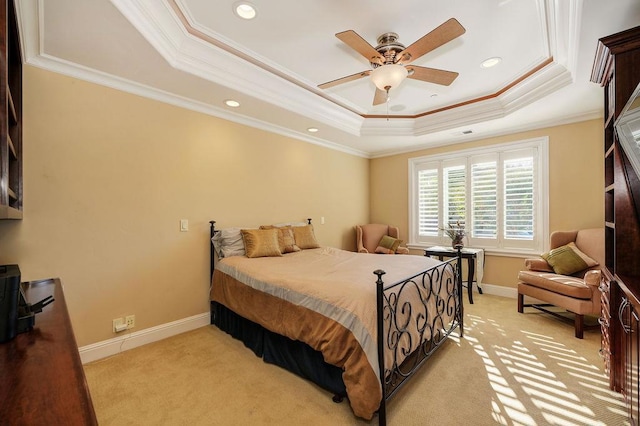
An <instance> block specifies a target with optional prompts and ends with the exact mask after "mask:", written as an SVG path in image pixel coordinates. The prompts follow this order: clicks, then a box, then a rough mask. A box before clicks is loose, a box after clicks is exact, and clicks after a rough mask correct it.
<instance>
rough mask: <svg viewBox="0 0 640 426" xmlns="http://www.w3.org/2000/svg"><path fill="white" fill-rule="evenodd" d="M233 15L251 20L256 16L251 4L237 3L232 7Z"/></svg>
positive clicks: (254, 8) (256, 12)
mask: <svg viewBox="0 0 640 426" xmlns="http://www.w3.org/2000/svg"><path fill="white" fill-rule="evenodd" d="M233 13H235V14H236V16H238V17H240V18H242V19H253V18H255V17H256V15H257V14H258V11H257V10H256V7H255V6H254V5H252V4H251V3H247V2H244V1H243V2H238V3H235V4H234V5H233Z"/></svg>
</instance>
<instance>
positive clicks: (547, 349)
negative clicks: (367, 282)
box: [85, 294, 628, 426]
mask: <svg viewBox="0 0 640 426" xmlns="http://www.w3.org/2000/svg"><path fill="white" fill-rule="evenodd" d="M474 301H475V302H476V303H475V304H473V305H470V304H468V303H466V304H465V316H466V319H465V337H464V339H458V338H454V339H451V341H450V342H449V343H448V344H446V345H445V346H444V347H443V348H441V349H440V350H439V351H438V353H436V355H435V357H434V358H432V359H431V360H430V361H429V363H428V365H426V366H425V367H424V368H423V369H422V370H421V371H420V372H419V374H418V375H417V376H415V377H414V379H413V380H412V381H411V382H410V383H409V385H408V386H406V387H405V388H403V389H402V390H401V391H400V393H399V394H398V395H397V396H396V397H395V398H394V399H393V400H392V401H391V403H390V404H389V405H388V415H387V420H388V423H389V424H390V425H402V426H405V425H552V424H553V425H555V424H557V425H611V426H615V425H625V424H628V422H627V421H626V412H625V407H624V404H623V402H622V399H621V396H620V395H619V394H616V393H614V392H611V391H609V389H608V379H607V377H606V376H605V375H604V373H603V364H602V360H601V359H600V357H599V355H598V349H599V348H600V333H599V331H598V330H592V331H586V332H585V338H584V339H583V340H579V339H576V338H574V337H573V328H572V326H571V325H567V324H565V323H562V322H560V321H558V320H557V319H554V318H550V317H549V316H547V315H545V314H541V313H538V312H536V311H534V310H526V312H525V314H518V313H517V312H516V301H515V299H505V298H501V297H497V296H491V295H486V294H485V295H477V296H476V297H474ZM465 302H466V300H465ZM85 372H86V376H87V381H88V383H89V388H90V390H91V396H92V398H93V403H94V406H95V409H96V413H97V416H98V420H99V422H100V424H101V425H305V426H312V425H356V424H372V425H375V424H377V418H375V417H374V419H373V420H372V421H370V422H367V421H364V420H362V419H358V418H356V417H354V415H353V413H352V411H351V409H350V407H349V404H348V402H347V401H345V402H343V403H341V404H335V403H333V402H332V400H331V397H332V395H331V394H329V393H327V392H325V391H324V390H322V389H320V388H318V387H316V386H315V385H313V384H311V383H309V382H307V381H305V380H303V379H300V378H298V377H297V376H295V375H293V374H291V373H288V372H286V371H283V370H282V369H280V368H279V367H275V366H272V365H269V364H265V363H263V362H262V361H261V360H260V359H258V358H256V357H255V356H254V355H253V353H252V352H251V351H250V350H248V349H246V348H245V347H244V346H243V345H242V344H241V343H240V342H238V341H236V340H234V339H233V338H231V337H230V336H228V335H227V334H225V333H223V332H221V331H219V330H218V329H216V328H215V327H213V326H208V327H203V328H200V329H198V330H194V331H192V332H189V333H185V334H182V335H179V336H174V337H172V338H169V339H166V340H163V341H161V342H156V343H153V344H149V345H146V346H143V347H140V348H137V349H133V350H130V351H127V352H124V353H122V354H119V355H116V356H113V357H110V358H107V359H103V360H100V361H96V362H93V363H91V364H87V365H85Z"/></svg>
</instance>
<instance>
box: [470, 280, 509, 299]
mask: <svg viewBox="0 0 640 426" xmlns="http://www.w3.org/2000/svg"><path fill="white" fill-rule="evenodd" d="M480 287H482V292H483V293H486V294H492V295H494V296H502V297H509V298H511V299H516V298H517V297H518V289H517V288H515V287H504V286H501V285H495V284H485V283H482V284H480ZM473 289H474V294H475V290H476V286H475V285H474V286H473ZM462 292H463V293H465V292H466V290H465V289H463V290H462Z"/></svg>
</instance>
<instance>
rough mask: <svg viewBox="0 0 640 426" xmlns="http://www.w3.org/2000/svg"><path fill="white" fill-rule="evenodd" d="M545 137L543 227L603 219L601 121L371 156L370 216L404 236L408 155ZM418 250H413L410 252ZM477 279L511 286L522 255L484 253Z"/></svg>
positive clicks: (574, 225)
mask: <svg viewBox="0 0 640 426" xmlns="http://www.w3.org/2000/svg"><path fill="white" fill-rule="evenodd" d="M540 136H548V137H549V157H550V160H549V187H550V191H549V192H550V194H549V226H550V229H551V231H554V230H561V229H564V230H566V229H578V228H585V227H598V226H602V224H603V223H604V197H603V188H604V165H603V158H604V151H603V150H604V148H603V146H604V145H603V125H602V121H601V120H590V121H585V122H581V123H576V124H569V125H564V126H558V127H550V128H546V129H540V130H535V131H530V132H524V133H518V134H513V135H507V136H502V137H496V138H490V139H485V140H479V141H475V142H470V143H465V144H461V145H456V146H455V147H451V146H449V147H440V148H435V149H430V150H422V151H418V152H413V153H409V154H402V155H395V156H390V157H384V158H378V159H373V160H372V161H371V176H370V181H371V184H370V185H371V194H370V196H371V221H372V222H381V223H392V224H396V225H397V226H399V227H400V232H401V235H402V236H405V238H406V236H407V235H408V221H409V212H408V179H407V177H408V160H409V158H412V157H420V156H423V155H431V154H438V153H443V152H449V151H452V150H454V149H456V150H457V149H466V148H473V147H481V146H490V145H492V144H499V143H505V142H513V141H518V140H524V139H530V138H534V137H540ZM416 253H418V252H416ZM485 263H486V268H485V273H484V278H483V281H484V282H485V283H488V284H496V285H501V286H506V287H515V285H516V277H517V274H518V271H519V270H520V269H521V268H522V265H523V259H522V258H517V257H503V256H500V257H498V256H487V258H486V262H485Z"/></svg>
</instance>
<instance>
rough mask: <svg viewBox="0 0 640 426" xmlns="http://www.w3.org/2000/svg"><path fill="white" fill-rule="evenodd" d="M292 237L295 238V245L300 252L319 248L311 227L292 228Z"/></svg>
mask: <svg viewBox="0 0 640 426" xmlns="http://www.w3.org/2000/svg"><path fill="white" fill-rule="evenodd" d="M293 235H294V236H295V237H296V245H297V246H298V247H300V248H301V249H302V250H306V249H313V248H320V244H318V241H317V240H316V235H315V233H314V232H313V225H306V226H294V227H293Z"/></svg>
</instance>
